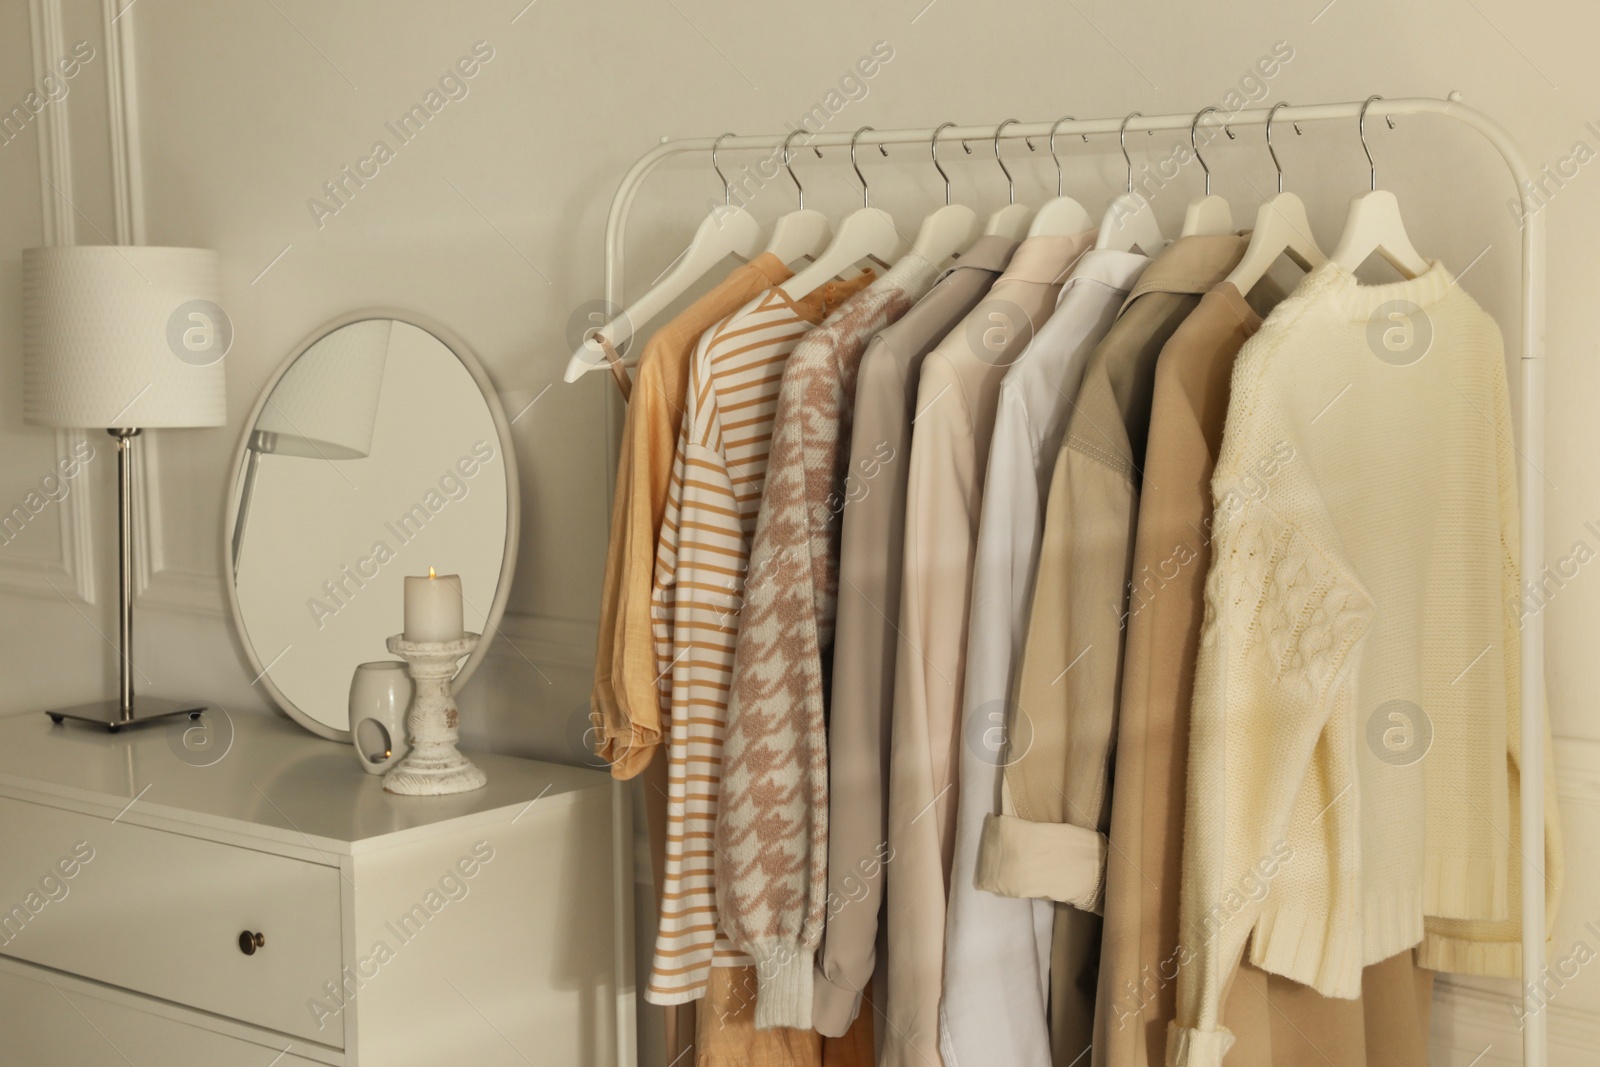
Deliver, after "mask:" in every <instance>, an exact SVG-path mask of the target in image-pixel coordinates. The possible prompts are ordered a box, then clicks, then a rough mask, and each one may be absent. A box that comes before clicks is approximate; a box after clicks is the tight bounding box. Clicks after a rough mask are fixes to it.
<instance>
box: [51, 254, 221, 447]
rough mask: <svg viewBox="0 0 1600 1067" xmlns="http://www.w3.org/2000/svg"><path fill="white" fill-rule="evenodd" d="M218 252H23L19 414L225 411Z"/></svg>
mask: <svg viewBox="0 0 1600 1067" xmlns="http://www.w3.org/2000/svg"><path fill="white" fill-rule="evenodd" d="M221 298H222V284H221V270H220V266H219V259H218V256H217V253H215V252H212V251H209V250H206V249H202V248H158V247H146V246H137V245H73V246H67V247H60V248H29V249H25V250H24V251H23V253H22V299H23V312H22V333H23V400H22V412H23V418H24V419H25V420H26V421H27V422H28V423H30V424H32V425H35V426H61V427H77V428H102V429H111V428H116V427H127V428H134V427H137V428H152V427H163V426H221V425H223V424H224V423H225V422H226V421H227V417H228V412H227V392H226V378H225V376H224V371H223V364H222V357H223V355H225V354H226V352H227V348H228V345H229V343H230V342H231V341H232V327H231V326H230V325H228V323H227V320H226V316H225V315H223V314H222V309H221V307H220V306H219V301H220V300H221Z"/></svg>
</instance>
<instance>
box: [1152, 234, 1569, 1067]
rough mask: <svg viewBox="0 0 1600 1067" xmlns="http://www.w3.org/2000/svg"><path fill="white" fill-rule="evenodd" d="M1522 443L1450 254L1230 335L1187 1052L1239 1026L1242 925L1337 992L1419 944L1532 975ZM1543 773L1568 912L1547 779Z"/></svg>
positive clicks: (1203, 699)
mask: <svg viewBox="0 0 1600 1067" xmlns="http://www.w3.org/2000/svg"><path fill="white" fill-rule="evenodd" d="M1514 447H1515V446H1514V443H1513V431H1512V424H1511V417H1510V404H1509V400H1508V396H1507V388H1506V380H1505V365H1504V357H1503V352H1502V348H1501V340H1500V333H1499V331H1498V329H1497V328H1496V326H1495V324H1494V320H1493V319H1491V318H1490V317H1489V315H1487V314H1486V313H1485V312H1484V311H1483V310H1482V309H1481V308H1480V307H1478V305H1477V304H1475V303H1474V302H1473V301H1472V299H1471V298H1470V297H1469V296H1467V294H1466V293H1465V292H1464V291H1463V290H1462V289H1461V288H1460V286H1458V285H1457V284H1456V283H1455V280H1454V279H1453V278H1451V276H1450V274H1449V272H1448V271H1446V270H1445V269H1444V267H1443V266H1442V265H1440V264H1437V263H1435V264H1434V265H1433V267H1432V268H1431V269H1430V270H1428V271H1427V272H1426V273H1425V274H1423V275H1422V276H1420V277H1418V278H1415V279H1412V280H1409V281H1404V282H1398V283H1394V284H1390V285H1376V286H1364V285H1359V284H1357V282H1356V280H1355V278H1354V277H1353V276H1352V275H1351V274H1350V273H1349V272H1348V271H1345V270H1343V269H1341V268H1339V267H1338V266H1336V265H1333V264H1328V265H1326V266H1323V267H1321V268H1319V269H1318V270H1316V271H1314V272H1312V274H1310V275H1309V276H1308V277H1307V278H1306V279H1305V281H1304V282H1302V283H1301V285H1300V286H1299V287H1298V288H1297V289H1296V290H1295V292H1294V293H1293V294H1292V295H1291V296H1290V297H1289V299H1287V300H1285V301H1284V302H1283V303H1282V304H1280V305H1279V306H1278V308H1277V310H1275V311H1274V312H1273V314H1272V315H1271V316H1270V317H1269V318H1268V319H1267V321H1266V323H1265V324H1264V325H1263V326H1262V328H1261V330H1260V332H1258V333H1257V334H1256V335H1255V336H1254V337H1253V338H1252V339H1251V340H1250V341H1249V342H1248V343H1246V345H1245V346H1244V348H1243V350H1242V351H1241V353H1240V355H1239V359H1238V362H1237V364H1236V366H1235V369H1234V374H1233V383H1232V392H1231V398H1230V402H1229V409H1228V419H1227V426H1226V431H1225V434H1224V437H1223V444H1222V452H1221V455H1220V457H1219V459H1218V462H1217V467H1216V471H1215V474H1214V476H1213V479H1212V494H1213V497H1214V499H1215V501H1216V517H1215V520H1214V521H1215V534H1214V541H1213V544H1214V551H1213V558H1212V564H1211V570H1210V573H1209V575H1208V577H1207V581H1206V605H1205V622H1204V625H1203V630H1202V635H1201V645H1200V653H1199V662H1198V665H1197V668H1196V672H1195V691H1194V708H1193V716H1192V721H1191V725H1190V741H1189V744H1190V755H1189V781H1188V792H1187V808H1186V812H1185V828H1184V844H1183V883H1182V890H1181V900H1182V904H1181V915H1182V918H1181V934H1180V936H1181V938H1182V941H1181V943H1180V957H1179V963H1180V969H1179V972H1178V989H1177V995H1178V1017H1177V1020H1176V1022H1175V1023H1174V1024H1173V1027H1172V1030H1171V1032H1170V1034H1169V1038H1168V1046H1167V1056H1168V1063H1169V1064H1172V1065H1174V1067H1216V1065H1217V1064H1219V1063H1221V1061H1222V1057H1223V1055H1224V1054H1225V1053H1226V1052H1227V1050H1228V1047H1229V1046H1230V1045H1231V1044H1232V1036H1231V1035H1230V1034H1229V1033H1228V1031H1227V1030H1226V1029H1225V1028H1223V1027H1222V1026H1221V1024H1220V1022H1219V1019H1218V1011H1219V1005H1220V1004H1221V1001H1222V997H1223V994H1224V992H1225V990H1226V988H1227V985H1228V981H1229V979H1230V977H1231V975H1232V973H1233V969H1234V968H1235V967H1236V966H1237V964H1238V961H1239V958H1240V956H1241V953H1242V952H1243V951H1244V950H1245V945H1246V941H1247V939H1248V941H1249V958H1250V961H1251V962H1252V963H1253V964H1255V965H1256V966H1258V967H1261V968H1263V969H1265V970H1268V971H1271V972H1273V973H1276V974H1281V975H1284V976H1286V977H1288V978H1291V979H1293V980H1295V981H1298V982H1301V983H1303V984H1306V985H1309V986H1311V987H1313V988H1314V989H1316V990H1317V991H1318V992H1320V993H1322V994H1324V995H1326V996H1337V997H1355V996H1359V995H1360V993H1361V969H1362V967H1363V966H1364V965H1366V964H1371V963H1376V962H1377V961H1379V960H1382V959H1386V958H1388V957H1389V956H1392V955H1394V954H1395V953H1397V952H1401V951H1404V950H1405V949H1408V948H1411V947H1412V946H1415V945H1420V946H1421V947H1420V950H1419V963H1421V964H1422V965H1423V966H1425V967H1429V968H1433V969H1441V970H1457V971H1468V972H1472V973H1479V974H1499V975H1514V974H1516V973H1517V969H1518V964H1519V941H1518V938H1519V936H1520V933H1521V931H1520V925H1521V924H1520V919H1519V915H1520V911H1519V909H1520V906H1521V904H1520V892H1519V886H1520V880H1521V879H1520V872H1521V867H1520V861H1519V859H1518V857H1519V855H1520V852H1519V850H1518V838H1517V823H1518V819H1517V816H1516V811H1517V807H1518V798H1519V788H1520V786H1521V784H1522V783H1521V781H1520V776H1519V765H1520V757H1521V748H1520V744H1519V740H1520V735H1519V731H1520V728H1521V711H1522V709H1521V708H1520V707H1519V692H1518V683H1519V678H1520V672H1519V669H1518V668H1519V659H1518V657H1519V629H1518V628H1519V625H1520V620H1519V618H1518V614H1517V608H1516V604H1517V591H1518V536H1517V534H1518V525H1517V522H1518V507H1517V486H1516V472H1515V466H1514ZM1531 710H1532V713H1534V714H1538V715H1540V716H1541V717H1543V714H1544V709H1543V708H1537V709H1531ZM1529 787H1530V788H1535V789H1538V788H1543V789H1544V790H1545V797H1546V805H1547V807H1546V812H1547V819H1546V848H1547V857H1546V863H1545V871H1546V878H1547V882H1546V885H1547V897H1548V898H1549V909H1550V911H1549V914H1550V915H1551V916H1554V914H1555V899H1556V897H1557V895H1558V892H1559V886H1560V879H1561V867H1562V860H1561V849H1560V838H1559V833H1558V830H1557V820H1556V812H1555V798H1554V795H1553V790H1552V788H1551V786H1550V782H1549V780H1548V779H1547V780H1546V781H1545V782H1542V783H1529ZM1544 933H1545V932H1544V931H1537V932H1535V933H1534V934H1533V935H1532V936H1536V937H1538V936H1544Z"/></svg>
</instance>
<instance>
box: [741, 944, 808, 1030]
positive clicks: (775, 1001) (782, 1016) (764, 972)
mask: <svg viewBox="0 0 1600 1067" xmlns="http://www.w3.org/2000/svg"><path fill="white" fill-rule="evenodd" d="M752 947H753V948H755V949H756V951H755V952H752V955H753V956H755V961H756V1029H757V1030H772V1029H775V1028H777V1027H783V1026H786V1027H790V1028H792V1029H795V1030H809V1029H811V995H812V991H811V970H812V968H813V967H814V966H815V965H816V963H815V958H814V953H813V950H812V949H808V948H802V947H801V946H799V945H796V944H794V943H792V942H790V943H781V942H780V943H778V944H776V945H759V946H752Z"/></svg>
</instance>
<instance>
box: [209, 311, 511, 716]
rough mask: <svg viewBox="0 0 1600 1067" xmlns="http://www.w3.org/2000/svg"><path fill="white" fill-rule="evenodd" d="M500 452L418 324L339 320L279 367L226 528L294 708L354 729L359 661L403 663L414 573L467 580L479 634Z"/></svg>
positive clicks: (248, 627) (443, 349)
mask: <svg viewBox="0 0 1600 1067" xmlns="http://www.w3.org/2000/svg"><path fill="white" fill-rule="evenodd" d="M503 449H504V445H503V442H502V440H501V437H500V434H499V431H498V428H497V427H496V424H495V421H494V416H493V414H492V413H491V408H490V406H489V401H488V400H487V399H486V398H485V396H484V395H483V393H482V392H481V391H480V389H479V386H478V383H477V381H476V380H475V379H474V378H473V376H472V373H471V372H470V371H469V370H468V369H467V367H466V365H465V364H463V363H462V361H461V359H459V358H458V357H457V356H456V354H455V353H454V352H453V351H452V350H451V349H450V348H449V347H448V346H447V345H445V344H444V342H442V341H440V340H439V339H438V338H436V337H434V336H433V335H432V334H430V333H428V332H427V331H425V330H423V329H421V328H419V327H417V326H414V325H412V324H410V323H407V322H401V321H398V320H393V319H368V320H363V321H360V322H355V323H351V324H349V325H346V326H342V327H340V328H339V329H337V330H334V331H333V332H331V333H329V334H327V335H326V336H325V337H323V338H321V339H320V340H319V341H317V342H316V343H315V344H313V345H311V346H310V347H309V348H307V349H306V350H305V351H304V352H303V353H302V354H301V355H300V356H299V357H298V358H296V359H295V360H294V362H293V363H292V364H290V366H289V367H288V368H287V369H286V370H285V371H284V373H283V375H282V377H281V378H280V379H279V380H278V382H277V383H276V385H275V386H274V387H273V389H272V391H271V393H269V394H268V397H267V400H266V402H265V403H264V405H263V406H262V409H261V412H260V414H259V417H258V418H257V419H256V421H255V424H254V425H253V426H252V427H251V429H250V432H249V435H248V438H247V440H246V443H245V456H244V461H243V464H242V466H241V469H240V471H239V473H238V478H237V486H236V493H237V496H236V503H237V521H236V522H235V524H234V528H233V530H232V532H231V537H232V555H233V581H234V587H235V593H236V603H237V607H238V613H239V622H240V627H241V632H242V635H243V638H244V640H245V641H246V642H247V643H248V644H249V646H250V647H251V650H252V653H253V655H254V657H255V659H256V663H257V669H261V670H263V671H264V676H263V682H265V683H266V684H267V686H268V689H269V691H271V692H273V693H274V695H275V696H277V697H278V698H279V701H280V703H282V704H284V706H285V710H288V711H290V712H291V714H295V712H298V713H299V714H298V715H296V717H297V718H301V717H303V718H302V721H303V722H304V719H305V718H309V719H310V720H312V722H310V723H305V725H307V726H310V727H311V728H313V729H316V726H313V725H312V723H315V724H320V726H321V727H323V728H324V729H322V730H318V732H321V733H327V734H329V735H330V736H337V735H338V733H339V732H341V731H346V730H347V729H348V726H349V713H348V707H347V700H348V695H349V689H350V679H351V676H352V674H353V672H354V670H355V668H356V665H357V664H359V663H363V662H366V661H368V660H381V659H390V658H393V657H391V656H390V654H389V652H388V650H387V649H386V648H385V646H384V642H385V640H386V639H387V638H388V637H389V635H391V634H395V633H398V632H400V630H401V629H402V621H401V606H402V579H403V578H404V576H405V575H408V574H427V573H428V568H429V567H434V568H436V569H437V570H438V571H439V573H441V574H445V573H449V574H459V575H461V588H462V598H463V601H464V611H465V620H464V621H465V625H466V628H467V629H468V630H471V631H476V632H482V631H483V630H484V628H485V621H486V613H488V612H489V611H490V609H491V606H492V604H493V602H494V599H495V592H496V587H497V584H498V583H499V581H500V580H501V573H502V569H503V564H504V554H505V549H506V530H507V499H508V490H507V475H506V469H505V457H504V455H503ZM481 651H482V650H481V648H480V653H479V654H480V655H481ZM473 662H475V660H474V661H473ZM465 673H466V669H465V668H464V669H463V675H462V677H463V678H464V677H465Z"/></svg>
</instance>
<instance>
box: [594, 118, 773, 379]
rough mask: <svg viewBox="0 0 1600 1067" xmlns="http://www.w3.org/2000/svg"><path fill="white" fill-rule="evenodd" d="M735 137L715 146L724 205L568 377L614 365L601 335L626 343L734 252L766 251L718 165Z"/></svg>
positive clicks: (604, 332)
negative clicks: (725, 146)
mask: <svg viewBox="0 0 1600 1067" xmlns="http://www.w3.org/2000/svg"><path fill="white" fill-rule="evenodd" d="M732 136H733V134H731V133H725V134H723V135H722V137H718V138H717V140H716V141H715V142H714V143H713V144H712V146H711V169H712V170H715V171H716V172H717V177H719V178H722V204H721V205H720V206H718V207H715V208H712V209H711V214H709V215H707V216H706V217H705V220H704V221H702V222H701V223H700V228H699V229H698V230H696V231H695V234H694V237H693V238H692V239H691V240H690V241H689V247H688V248H686V249H684V250H683V252H682V253H681V254H679V256H678V258H677V260H676V261H675V263H676V265H675V266H673V267H672V268H671V269H670V270H669V271H668V272H667V275H666V276H665V277H664V278H661V279H660V280H659V281H657V282H656V284H655V285H653V286H652V287H651V288H650V291H649V292H647V293H645V294H644V296H642V297H640V298H639V299H638V300H636V301H635V302H634V303H633V304H632V305H631V306H630V307H629V308H628V309H627V310H626V311H624V312H623V313H622V314H620V315H618V316H617V317H616V318H614V319H612V320H611V321H610V322H608V323H606V324H605V325H604V326H602V327H600V329H599V330H597V331H594V332H593V333H590V334H589V335H588V336H587V337H585V338H584V340H583V343H582V344H580V345H579V346H578V350H577V351H576V352H574V353H573V354H572V358H571V359H569V360H567V370H566V373H565V374H564V375H563V376H562V378H563V380H565V381H568V382H575V381H577V380H578V379H579V378H581V377H583V376H584V375H585V374H587V373H589V372H590V371H592V370H600V369H602V368H606V367H608V366H609V365H610V361H609V360H608V359H607V358H606V355H605V352H604V350H603V348H602V347H601V345H600V344H599V343H598V341H597V340H596V338H597V337H598V338H603V339H604V340H605V341H606V342H607V343H609V344H610V345H611V346H612V347H613V348H620V347H621V346H622V345H624V344H626V343H627V341H628V340H629V338H631V337H633V335H634V334H635V333H637V332H638V331H639V329H640V327H642V326H644V325H645V324H646V323H647V322H649V321H650V320H651V319H653V318H655V317H656V316H657V315H659V314H661V312H663V311H664V310H666V309H667V308H668V307H670V306H671V305H672V302H673V301H674V300H677V299H678V297H680V296H682V295H683V294H684V293H686V292H688V291H689V288H690V286H692V285H694V283H695V282H697V281H699V280H700V279H701V278H703V277H705V275H706V273H707V272H708V271H710V270H711V268H713V267H715V266H716V265H717V264H719V263H721V262H722V261H723V260H724V259H727V258H728V256H730V255H734V256H738V257H739V258H740V259H742V260H745V261H747V262H748V261H749V260H751V259H754V258H755V257H756V255H757V254H758V253H759V252H760V251H761V225H760V224H759V223H758V222H756V220H755V216H753V215H751V214H750V213H749V212H748V211H746V210H745V209H744V208H743V207H735V206H734V203H733V186H731V185H730V184H728V179H727V178H726V177H723V174H722V169H721V168H720V167H718V166H717V147H716V146H717V145H718V144H721V143H722V140H723V138H725V137H732Z"/></svg>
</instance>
